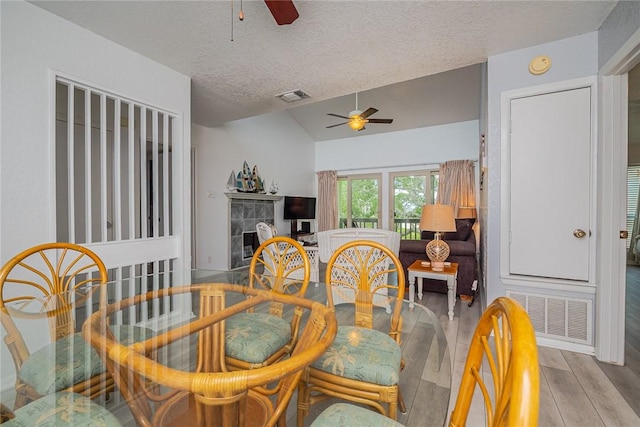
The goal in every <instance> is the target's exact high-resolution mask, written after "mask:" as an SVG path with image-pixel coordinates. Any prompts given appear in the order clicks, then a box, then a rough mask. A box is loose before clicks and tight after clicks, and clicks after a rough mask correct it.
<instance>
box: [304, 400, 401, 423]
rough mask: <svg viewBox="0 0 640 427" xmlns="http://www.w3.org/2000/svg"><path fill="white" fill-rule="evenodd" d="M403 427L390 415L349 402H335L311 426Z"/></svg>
mask: <svg viewBox="0 0 640 427" xmlns="http://www.w3.org/2000/svg"><path fill="white" fill-rule="evenodd" d="M342 426H344V427H354V426H358V427H403V426H402V424H400V423H399V422H397V421H395V420H392V419H391V418H389V417H385V416H384V415H382V414H380V413H378V412H375V411H372V410H370V409H366V408H362V407H360V406H356V405H350V404H348V403H334V404H333V405H331V406H329V407H328V408H327V409H325V410H324V411H322V413H321V414H320V415H318V418H316V419H315V420H314V421H313V423H311V427H342Z"/></svg>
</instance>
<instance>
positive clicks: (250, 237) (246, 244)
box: [242, 231, 260, 260]
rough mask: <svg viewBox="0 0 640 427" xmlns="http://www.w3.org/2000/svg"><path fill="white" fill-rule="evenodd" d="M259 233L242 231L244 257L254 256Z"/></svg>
mask: <svg viewBox="0 0 640 427" xmlns="http://www.w3.org/2000/svg"><path fill="white" fill-rule="evenodd" d="M258 246H260V243H259V242H258V233H257V232H255V231H243V232H242V259H243V260H247V259H251V258H252V257H253V253H254V252H255V251H256V249H258Z"/></svg>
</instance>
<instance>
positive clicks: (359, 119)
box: [327, 92, 393, 131]
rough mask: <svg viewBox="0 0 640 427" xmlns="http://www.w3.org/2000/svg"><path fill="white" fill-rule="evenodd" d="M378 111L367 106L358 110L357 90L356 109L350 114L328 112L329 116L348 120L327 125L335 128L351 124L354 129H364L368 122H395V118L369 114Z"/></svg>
mask: <svg viewBox="0 0 640 427" xmlns="http://www.w3.org/2000/svg"><path fill="white" fill-rule="evenodd" d="M376 112H378V110H376V109H375V108H367V109H366V110H364V111H360V110H358V92H356V109H355V110H353V111H351V112H350V113H349V116H348V117H347V116H341V115H340V114H333V113H327V115H328V116H333V117H339V118H341V119H347V120H348V121H346V122H343V123H338V124H335V125H331V126H327V129H329V128H334V127H336V126H342V125H347V124H348V125H349V127H350V128H351V129H353V130H358V131H360V130H364V129H365V127H364V125H366V124H367V123H384V124H389V123H393V119H370V118H369V116H371V115H373V114H375V113H376Z"/></svg>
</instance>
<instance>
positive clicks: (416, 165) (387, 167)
mask: <svg viewBox="0 0 640 427" xmlns="http://www.w3.org/2000/svg"><path fill="white" fill-rule="evenodd" d="M456 160H469V161H472V162H473V163H478V159H456ZM445 161H448V160H445ZM443 163H444V162H443ZM439 164H440V163H412V164H409V165H399V166H367V167H361V168H351V169H340V170H338V169H336V171H337V172H338V171H360V170H367V169H395V168H413V167H418V166H430V165H439ZM325 170H326V169H325ZM316 172H321V171H316Z"/></svg>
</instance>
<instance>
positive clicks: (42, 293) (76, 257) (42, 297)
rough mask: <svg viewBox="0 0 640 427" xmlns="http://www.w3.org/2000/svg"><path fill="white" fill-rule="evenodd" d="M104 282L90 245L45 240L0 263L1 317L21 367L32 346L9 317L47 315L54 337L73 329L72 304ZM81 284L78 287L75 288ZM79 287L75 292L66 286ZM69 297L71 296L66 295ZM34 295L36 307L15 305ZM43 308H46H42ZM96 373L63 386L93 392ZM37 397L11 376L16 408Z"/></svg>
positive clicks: (100, 264) (92, 394) (104, 273)
mask: <svg viewBox="0 0 640 427" xmlns="http://www.w3.org/2000/svg"><path fill="white" fill-rule="evenodd" d="M106 282H107V269H106V267H105V265H104V263H103V262H102V260H101V259H100V258H99V257H98V256H97V255H96V254H95V253H94V252H92V251H91V250H89V249H87V248H85V247H83V246H80V245H76V244H73V243H63V242H55V243H45V244H41V245H38V246H34V247H32V248H29V249H26V250H24V251H22V252H20V253H19V254H17V255H16V256H14V257H13V258H11V259H10V260H9V261H8V262H7V263H6V264H5V265H4V266H3V267H2V269H0V320H1V321H2V325H3V327H4V329H5V331H6V333H7V336H6V337H5V342H6V344H7V347H8V349H9V352H10V353H11V356H12V358H13V361H14V363H15V366H16V372H18V371H20V369H21V367H22V365H23V363H24V362H25V361H26V360H27V359H28V358H29V356H30V355H31V352H30V351H29V348H28V346H27V344H26V342H25V340H24V337H23V336H22V334H21V331H20V329H19V328H18V327H17V326H16V322H15V321H14V320H15V318H17V317H31V318H42V317H43V316H46V317H48V326H49V333H50V336H51V341H52V342H54V341H56V340H59V339H61V338H63V337H66V336H68V335H70V334H73V333H75V332H76V331H75V321H74V310H73V309H75V308H76V307H78V305H79V304H80V303H82V301H81V300H79V299H78V298H80V299H82V295H83V292H84V298H87V297H88V296H89V295H90V294H92V293H93V292H94V291H95V290H96V289H97V288H96V287H94V286H92V285H102V284H105V283H106ZM79 289H83V291H78V290H79ZM71 291H78V292H71ZM71 298H75V299H74V300H73V301H71ZM34 300H37V301H38V303H39V304H42V305H43V306H42V307H41V310H40V311H41V313H39V312H33V310H31V311H30V312H29V313H28V314H27V313H26V312H24V311H21V310H20V307H21V305H24V304H29V303H30V302H31V303H32V302H33V301H34ZM42 313H46V314H42ZM101 380H102V379H101V378H99V377H95V378H93V379H86V380H84V381H82V382H81V383H79V384H76V385H74V386H73V387H71V388H70V389H68V391H74V392H77V393H82V394H85V395H87V396H89V397H95V396H96V395H97V394H100V393H97V392H96V385H98V384H99V382H100V381H101ZM102 386H104V387H105V388H102V387H99V389H100V392H104V391H105V390H106V391H109V390H110V389H112V388H113V382H112V381H111V382H110V384H108V383H103V384H102ZM39 397H41V396H40V395H39V394H38V393H37V392H36V391H35V390H34V389H33V388H32V387H30V386H29V385H27V384H25V383H24V382H22V381H21V380H20V379H19V378H18V379H17V382H16V404H15V406H16V408H18V407H21V406H23V405H24V404H26V403H27V402H28V401H30V400H35V399H37V398H39Z"/></svg>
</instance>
